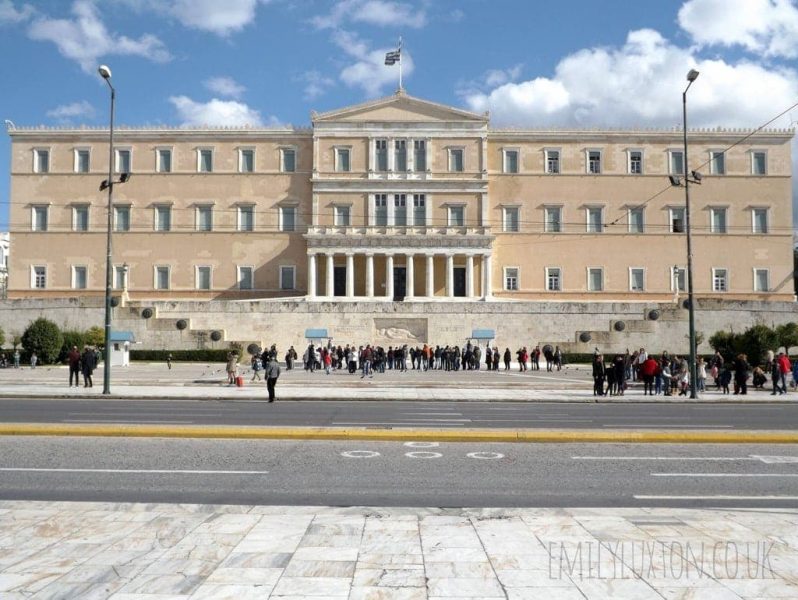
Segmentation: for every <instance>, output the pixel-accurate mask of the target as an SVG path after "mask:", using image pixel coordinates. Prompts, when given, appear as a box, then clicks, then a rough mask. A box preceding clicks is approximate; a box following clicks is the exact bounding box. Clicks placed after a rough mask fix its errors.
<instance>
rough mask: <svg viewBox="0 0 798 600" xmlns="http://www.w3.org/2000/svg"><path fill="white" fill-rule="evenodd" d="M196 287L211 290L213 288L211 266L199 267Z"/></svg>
mask: <svg viewBox="0 0 798 600" xmlns="http://www.w3.org/2000/svg"><path fill="white" fill-rule="evenodd" d="M196 288H197V289H198V290H209V289H211V268H210V267H197V273H196Z"/></svg>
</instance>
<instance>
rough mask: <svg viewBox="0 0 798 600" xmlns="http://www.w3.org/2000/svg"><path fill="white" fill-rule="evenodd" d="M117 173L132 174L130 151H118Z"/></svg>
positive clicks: (120, 149)
mask: <svg viewBox="0 0 798 600" xmlns="http://www.w3.org/2000/svg"><path fill="white" fill-rule="evenodd" d="M116 172H117V173H130V150H125V149H122V148H119V149H117V151H116Z"/></svg>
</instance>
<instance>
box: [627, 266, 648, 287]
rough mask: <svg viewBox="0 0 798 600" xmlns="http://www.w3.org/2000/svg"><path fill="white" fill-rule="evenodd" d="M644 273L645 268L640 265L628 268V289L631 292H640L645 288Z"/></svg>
mask: <svg viewBox="0 0 798 600" xmlns="http://www.w3.org/2000/svg"><path fill="white" fill-rule="evenodd" d="M645 285H646V275H645V270H644V269H642V268H640V267H632V268H630V269H629V290H630V291H632V292H642V291H644V290H645Z"/></svg>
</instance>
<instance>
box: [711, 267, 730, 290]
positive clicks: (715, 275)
mask: <svg viewBox="0 0 798 600" xmlns="http://www.w3.org/2000/svg"><path fill="white" fill-rule="evenodd" d="M728 290H729V272H728V271H727V270H726V269H712V291H713V292H726V291H728Z"/></svg>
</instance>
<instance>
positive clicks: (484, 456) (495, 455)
mask: <svg viewBox="0 0 798 600" xmlns="http://www.w3.org/2000/svg"><path fill="white" fill-rule="evenodd" d="M466 456H467V457H468V458H476V459H478V460H498V459H500V458H504V454H502V453H501V452H469V453H468V454H466Z"/></svg>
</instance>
